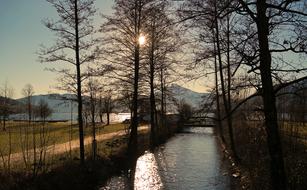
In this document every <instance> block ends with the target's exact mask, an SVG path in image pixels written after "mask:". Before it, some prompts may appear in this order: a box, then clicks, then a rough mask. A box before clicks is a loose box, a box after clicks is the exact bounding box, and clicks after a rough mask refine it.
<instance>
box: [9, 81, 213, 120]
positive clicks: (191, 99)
mask: <svg viewBox="0 0 307 190" xmlns="http://www.w3.org/2000/svg"><path fill="white" fill-rule="evenodd" d="M168 92H169V93H170V95H171V96H172V97H173V98H174V99H175V100H176V101H177V102H180V101H181V100H184V101H185V102H186V103H188V104H190V105H191V106H192V107H194V108H199V106H200V105H201V103H202V102H203V98H204V97H208V94H207V93H198V92H194V91H192V90H190V89H187V88H184V87H182V86H179V85H177V84H173V85H172V86H170V87H169V88H168ZM41 100H43V101H45V102H46V103H48V105H49V107H50V108H51V109H52V111H53V112H52V115H51V116H50V117H49V118H48V119H50V120H70V119H71V117H72V119H73V120H77V109H78V107H77V106H78V104H77V102H76V101H74V100H76V96H75V95H73V94H46V95H34V96H33V97H32V103H33V104H34V105H39V103H40V101H41ZM16 101H17V102H19V103H20V104H25V103H26V101H27V99H26V98H20V99H17V100H16ZM173 106H175V105H173ZM116 110H118V111H117V112H122V111H119V110H126V109H125V108H121V107H118V108H116V109H115V111H116ZM174 110H176V109H175V108H174ZM126 112H129V111H126ZM121 114H123V113H121ZM117 115H118V114H117ZM128 115H129V114H128ZM116 117H117V116H114V118H116ZM121 117H122V116H121ZM10 118H11V119H27V115H26V114H23V113H19V114H14V115H11V116H10ZM126 118H127V116H126V115H125V119H126Z"/></svg>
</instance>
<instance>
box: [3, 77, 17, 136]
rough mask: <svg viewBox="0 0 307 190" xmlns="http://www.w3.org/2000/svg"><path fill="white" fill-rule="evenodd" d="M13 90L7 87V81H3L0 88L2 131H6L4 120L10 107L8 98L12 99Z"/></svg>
mask: <svg viewBox="0 0 307 190" xmlns="http://www.w3.org/2000/svg"><path fill="white" fill-rule="evenodd" d="M13 94H14V90H13V88H12V87H10V86H9V83H8V81H5V82H4V84H3V86H2V87H1V88H0V115H1V116H2V123H3V127H2V129H3V131H5V130H6V120H7V119H8V116H9V114H10V112H11V111H12V110H11V109H12V107H11V105H10V98H12V97H13Z"/></svg>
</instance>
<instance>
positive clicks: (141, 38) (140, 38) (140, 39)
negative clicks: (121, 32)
mask: <svg viewBox="0 0 307 190" xmlns="http://www.w3.org/2000/svg"><path fill="white" fill-rule="evenodd" d="M145 42H146V39H145V36H143V35H140V37H139V44H140V45H144V44H145Z"/></svg>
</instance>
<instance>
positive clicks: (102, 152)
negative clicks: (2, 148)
mask: <svg viewBox="0 0 307 190" xmlns="http://www.w3.org/2000/svg"><path fill="white" fill-rule="evenodd" d="M115 128H117V129H120V127H119V126H116V127H115ZM105 130H109V131H110V132H111V131H112V130H115V129H112V130H111V129H108V128H105ZM173 131H175V130H173ZM167 137H168V135H165V134H163V135H161V138H160V139H163V141H165V140H166V139H167ZM138 142H139V147H138V150H139V152H138V154H139V155H141V154H143V152H144V151H145V150H148V149H149V131H148V130H141V131H140V132H139V137H138ZM161 142H162V141H161ZM127 143H128V136H127V135H119V136H115V137H113V138H112V139H108V140H103V141H100V142H98V145H97V154H98V158H97V159H96V160H93V159H92V157H91V155H92V151H91V148H92V147H91V145H90V144H89V145H87V146H85V150H86V162H85V165H84V166H80V164H79V160H78V157H79V152H78V149H75V150H73V151H72V152H71V154H68V153H65V154H60V155H55V156H53V157H50V158H49V159H48V160H47V162H46V165H45V166H44V168H42V170H41V171H40V172H39V173H38V174H37V175H35V176H34V175H33V173H32V170H31V168H30V170H12V171H10V173H7V172H6V171H5V170H2V171H1V172H0V181H1V182H2V181H5V182H6V183H0V189H1V190H8V189H16V190H20V189H21V190H28V189H29V190H30V189H31V190H49V189H50V190H51V189H59V190H62V189H63V190H64V189H65V190H67V189H74V190H78V189H80V190H81V189H97V187H99V186H103V184H104V183H105V182H106V181H107V179H109V178H110V177H111V176H113V175H117V174H120V172H121V171H123V170H126V169H128V167H129V163H128V157H127Z"/></svg>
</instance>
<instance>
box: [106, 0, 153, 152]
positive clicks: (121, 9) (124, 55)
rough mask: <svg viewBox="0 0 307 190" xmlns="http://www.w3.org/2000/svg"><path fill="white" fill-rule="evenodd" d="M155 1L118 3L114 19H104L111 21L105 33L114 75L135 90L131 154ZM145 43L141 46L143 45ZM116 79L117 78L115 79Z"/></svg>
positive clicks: (134, 143) (143, 0)
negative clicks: (145, 31) (147, 23)
mask: <svg viewBox="0 0 307 190" xmlns="http://www.w3.org/2000/svg"><path fill="white" fill-rule="evenodd" d="M152 1H153V0H116V1H115V6H114V10H115V12H114V16H104V17H105V18H106V19H107V22H106V23H104V24H103V26H102V31H103V32H104V33H105V34H108V36H107V39H106V41H107V42H110V43H108V45H107V46H106V51H105V53H106V55H108V58H106V59H107V60H108V61H110V62H111V63H113V65H114V67H116V70H115V71H114V73H113V74H114V76H115V77H116V78H118V79H119V80H120V81H124V83H125V84H128V85H127V86H128V88H129V87H131V88H132V90H131V92H132V120H131V125H130V138H129V142H128V152H129V154H134V153H135V152H136V150H137V142H138V140H137V128H138V124H139V121H138V120H139V119H138V107H139V105H138V95H139V90H140V89H139V82H140V63H141V55H140V53H141V45H142V43H143V42H144V41H143V40H144V37H143V38H142V40H140V37H142V32H143V24H144V21H145V20H146V14H145V11H146V9H148V6H149V5H150V2H152ZM140 42H141V43H140ZM114 76H113V77H114Z"/></svg>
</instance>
